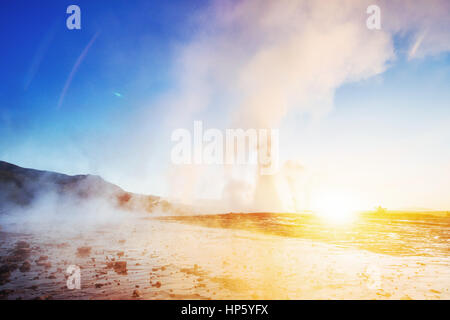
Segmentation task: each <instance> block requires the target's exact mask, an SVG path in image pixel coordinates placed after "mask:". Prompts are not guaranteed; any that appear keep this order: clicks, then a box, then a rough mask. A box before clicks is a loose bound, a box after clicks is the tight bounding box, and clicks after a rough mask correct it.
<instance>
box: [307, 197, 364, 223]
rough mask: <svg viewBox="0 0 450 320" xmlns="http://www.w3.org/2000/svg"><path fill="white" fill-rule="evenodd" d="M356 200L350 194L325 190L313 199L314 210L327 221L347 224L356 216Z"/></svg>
mask: <svg viewBox="0 0 450 320" xmlns="http://www.w3.org/2000/svg"><path fill="white" fill-rule="evenodd" d="M357 211H358V208H357V201H356V200H355V198H354V197H352V196H351V195H350V194H347V193H342V192H332V193H330V192H327V193H323V194H321V195H319V196H318V197H317V199H316V201H315V205H314V212H316V214H317V215H318V216H319V217H320V218H321V219H323V220H324V221H326V222H328V223H333V224H347V223H350V222H352V221H353V220H354V219H355V217H356V212H357Z"/></svg>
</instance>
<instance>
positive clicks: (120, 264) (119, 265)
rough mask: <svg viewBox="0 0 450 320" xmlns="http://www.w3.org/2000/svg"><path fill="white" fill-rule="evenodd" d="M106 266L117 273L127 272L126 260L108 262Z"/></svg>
mask: <svg viewBox="0 0 450 320" xmlns="http://www.w3.org/2000/svg"><path fill="white" fill-rule="evenodd" d="M106 267H107V268H113V269H114V271H115V272H116V273H118V274H127V262H126V261H115V262H108V263H107V265H106Z"/></svg>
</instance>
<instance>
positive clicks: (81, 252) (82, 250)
mask: <svg viewBox="0 0 450 320" xmlns="http://www.w3.org/2000/svg"><path fill="white" fill-rule="evenodd" d="M91 250H92V248H91V247H79V248H77V255H78V256H80V257H86V256H88V255H90V254H91Z"/></svg>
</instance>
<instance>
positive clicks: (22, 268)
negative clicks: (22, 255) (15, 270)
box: [19, 260, 31, 272]
mask: <svg viewBox="0 0 450 320" xmlns="http://www.w3.org/2000/svg"><path fill="white" fill-rule="evenodd" d="M30 269H31V263H30V262H29V261H28V260H25V262H24V263H22V265H21V266H20V268H19V270H20V272H28V271H30Z"/></svg>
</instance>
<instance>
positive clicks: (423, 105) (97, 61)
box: [0, 0, 450, 207]
mask: <svg viewBox="0 0 450 320" xmlns="http://www.w3.org/2000/svg"><path fill="white" fill-rule="evenodd" d="M205 3H206V2H205V1H170V2H168V1H133V5H132V6H131V5H130V2H127V1H76V2H75V4H77V5H79V6H80V8H81V25H82V29H81V30H68V29H67V28H66V26H65V23H66V18H67V16H68V15H67V14H66V8H67V6H68V5H70V4H74V3H72V2H69V1H49V0H43V1H39V2H37V1H22V0H18V1H17V0H16V1H10V0H6V1H2V2H1V4H0V36H1V39H2V42H3V45H2V49H1V60H0V70H1V72H0V83H1V87H0V159H2V160H6V161H10V162H14V163H16V164H18V165H23V166H28V167H35V168H40V169H48V170H56V171H61V172H66V173H70V174H75V173H93V174H101V175H102V176H104V177H105V178H106V179H108V180H110V181H113V182H115V183H118V184H120V185H121V186H124V187H125V188H127V189H131V190H132V191H140V192H149V193H154V194H163V195H164V194H167V192H168V186H167V185H166V184H165V183H164V182H162V181H164V175H165V173H164V172H163V171H164V170H165V169H166V168H167V164H166V163H165V161H166V160H167V158H168V153H169V152H170V147H171V145H170V140H169V139H170V137H169V135H168V132H170V130H169V129H170V128H167V127H166V126H164V124H165V123H166V121H167V119H166V118H167V115H166V111H167V110H165V106H164V105H161V104H159V103H158V101H159V99H160V98H161V97H164V96H165V95H166V94H167V93H168V92H171V90H173V89H174V88H176V87H177V85H178V79H174V76H173V71H174V65H176V63H177V59H178V58H179V55H178V54H179V52H180V50H179V48H180V47H181V48H183V47H185V46H186V45H189V43H191V42H192V41H193V39H195V38H196V36H197V35H198V34H199V33H201V31H199V30H198V24H195V23H193V20H192V17H193V16H194V17H198V16H202V12H205V11H204V10H205V6H206V4H205ZM203 26H206V27H207V26H208V23H206V24H203ZM94 37H95V39H94ZM407 38H408V37H406V36H405V35H403V36H402V37H399V38H395V39H394V46H395V50H396V59H395V60H394V61H392V62H390V66H389V68H388V69H387V70H386V71H385V72H383V73H381V74H379V75H375V76H373V77H369V79H366V80H362V81H357V82H353V83H344V84H342V85H340V86H339V87H338V88H337V89H336V91H335V92H334V95H333V96H334V106H333V109H332V110H331V111H330V112H329V113H328V114H327V115H325V116H324V117H323V118H322V119H321V121H320V123H319V124H317V125H316V126H312V127H311V125H310V124H309V119H310V118H309V116H308V115H304V114H293V115H292V117H289V118H288V119H284V120H283V122H284V123H286V127H288V128H289V127H297V128H298V131H297V134H298V135H302V134H303V136H304V137H308V139H307V141H306V138H305V139H303V140H302V139H299V140H298V141H297V142H298V147H295V148H293V147H292V146H293V144H292V141H293V138H292V136H290V137H289V138H288V142H285V143H284V145H285V149H284V154H285V155H286V157H302V161H303V162H304V163H306V164H308V165H311V166H312V167H314V165H315V164H317V163H318V162H321V161H320V159H321V158H330V157H336V158H339V157H341V156H342V154H343V152H342V150H344V149H346V148H348V149H352V152H351V153H349V157H350V156H351V155H354V154H355V149H359V150H361V152H362V153H364V152H366V153H367V156H368V157H370V156H371V155H370V152H372V151H369V150H370V149H372V150H373V152H381V153H383V152H386V153H387V154H393V153H392V152H393V149H395V150H398V149H399V148H401V146H402V145H405V143H407V144H408V143H411V144H412V146H411V147H409V148H407V150H404V151H402V152H401V154H402V155H403V156H402V157H400V158H401V159H400V158H398V161H399V163H404V161H405V158H409V159H410V161H412V162H413V163H416V161H417V167H418V168H422V169H423V170H425V169H424V168H425V167H426V166H431V167H433V166H439V168H440V170H450V168H449V164H448V163H449V162H448V161H449V160H450V154H449V148H448V145H449V143H450V140H449V138H450V136H449V134H448V129H446V127H447V123H449V121H450V106H449V101H450V93H449V92H450V90H448V88H449V87H450V72H449V71H450V55H449V53H448V52H442V53H438V54H434V55H430V56H425V57H422V58H418V59H413V60H408V59H407V53H408V50H409V48H410V45H411V43H410V42H409V41H408V39H407ZM90 41H93V42H92V45H91V46H90V47H89V49H88V50H87V52H86V55H85V57H84V58H83V59H82V60H81V63H80V65H79V68H77V69H76V70H75V73H74V76H73V79H72V81H71V82H70V85H69V86H68V89H67V92H66V94H65V95H64V96H63V100H62V103H61V104H59V103H58V102H59V101H60V99H61V96H62V93H63V89H64V86H65V85H66V83H67V81H68V78H69V75H70V73H71V71H72V69H73V67H74V65H75V63H76V61H77V59H79V57H80V55H81V54H82V52H83V50H85V49H86V46H87V45H88V44H89V43H90ZM216 103H217V104H220V102H219V101H216ZM143 114H145V115H148V114H151V116H150V117H148V118H146V119H145V121H143V120H142V119H141V116H142V115H143ZM195 116H203V117H204V119H205V120H208V119H209V120H210V121H211V123H215V122H216V121H217V119H219V121H220V119H225V118H228V116H229V115H228V114H225V113H224V114H222V113H221V112H220V109H212V111H211V110H209V111H205V112H204V113H197V114H195ZM142 123H145V124H144V125H142ZM186 123H189V122H186ZM299 124H300V125H299ZM302 125H304V126H302ZM130 132H131V133H130ZM141 133H142V134H143V135H145V136H144V137H142V136H139V139H137V138H135V137H136V136H137V135H140V134H141ZM155 137H158V138H157V139H156V138H155ZM362 137H364V139H362ZM421 137H422V138H423V139H424V140H422V142H421V143H419V147H420V148H422V149H420V148H419V147H418V146H417V144H416V146H414V143H412V141H415V140H417V139H420V138H421ZM436 137H440V138H439V139H438V138H436ZM127 139H130V140H133V142H134V141H136V140H139V141H141V140H146V139H148V142H149V148H151V152H148V151H146V152H145V155H142V156H140V153H139V150H141V145H139V146H136V148H134V145H133V144H132V143H128V141H127ZM161 139H167V141H166V140H164V141H161ZM281 145H283V142H282V143H281ZM384 147H386V148H385V149H384ZM420 150H423V152H421V151H420ZM124 153H128V154H129V156H126V155H125V156H124ZM142 159H144V160H145V163H142V162H141V160H142ZM127 160H129V161H130V166H135V168H136V170H133V169H130V168H127V169H124V170H123V167H122V166H123V162H126V161H127ZM144 160H142V161H144ZM394 160H395V159H394ZM342 161H344V160H342ZM364 161H366V162H367V160H364ZM105 162H108V166H102V163H105ZM394 162H395V161H394ZM395 168H397V167H396V166H393V167H392V168H390V169H389V170H388V171H389V172H391V171H395ZM422 169H418V170H422ZM142 170H144V171H145V172H147V174H148V175H147V176H146V177H148V181H146V182H145V183H142V182H141V183H135V181H136V178H137V177H139V176H140V174H139V171H142ZM361 170H368V169H367V168H365V169H361ZM411 170H412V169H411ZM118 171H120V173H118ZM408 172H411V171H408ZM390 174H391V173H390ZM404 174H405V175H404V176H406V175H407V173H406V172H405V173H404ZM433 174H435V173H433ZM422 175H423V176H425V175H428V172H425V171H424V172H422ZM443 175H446V177H449V172H448V171H445V172H444V173H443ZM404 176H399V177H397V178H398V179H401V178H402V177H403V178H404ZM430 183H431V184H432V182H430ZM437 184H438V185H439V186H440V188H442V187H445V186H446V185H442V184H441V182H437ZM380 188H382V186H381V185H380ZM442 196H443V194H440V197H442ZM380 197H381V196H380ZM403 198H404V199H407V198H408V195H406V196H404V197H403V196H402V199H403ZM405 201H406V200H405ZM393 203H394V202H393ZM445 203H446V204H447V203H448V201H447V202H445ZM432 204H433V203H432V201H424V206H426V205H429V206H432ZM443 204H444V201H441V202H439V201H437V202H436V207H439V206H443ZM411 205H416V206H418V205H419V204H418V203H416V202H414V203H411ZM449 205H450V203H449Z"/></svg>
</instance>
